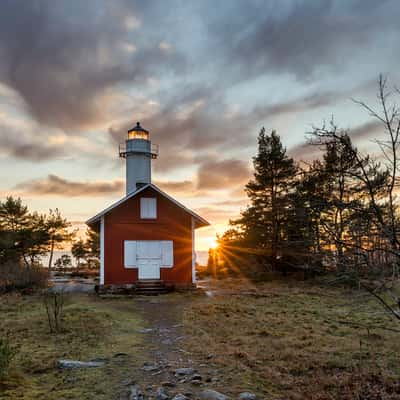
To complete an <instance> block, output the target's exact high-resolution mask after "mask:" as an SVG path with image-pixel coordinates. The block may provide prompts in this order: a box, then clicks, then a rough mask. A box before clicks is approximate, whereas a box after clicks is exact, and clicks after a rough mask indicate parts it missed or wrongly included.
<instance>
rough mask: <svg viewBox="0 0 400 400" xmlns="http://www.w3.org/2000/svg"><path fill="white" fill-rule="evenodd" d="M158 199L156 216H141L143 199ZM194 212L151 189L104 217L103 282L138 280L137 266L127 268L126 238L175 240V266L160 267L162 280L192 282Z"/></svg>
mask: <svg viewBox="0 0 400 400" xmlns="http://www.w3.org/2000/svg"><path fill="white" fill-rule="evenodd" d="M141 197H156V198H157V217H158V218H157V219H156V220H142V219H140V198H141ZM191 218H192V217H191V215H190V214H188V213H187V212H186V211H184V210H183V209H182V208H180V207H178V206H177V205H176V204H174V203H173V202H171V201H170V200H168V199H166V198H165V197H164V196H162V195H160V194H159V193H158V192H156V191H155V190H153V189H151V188H148V189H145V190H144V191H143V192H141V193H140V194H138V196H135V197H133V198H131V199H128V200H127V201H126V202H124V203H122V204H121V205H120V206H118V207H116V208H115V209H113V210H111V211H110V212H109V213H108V214H106V215H105V217H104V284H106V285H109V284H129V283H134V282H136V281H137V279H138V271H137V269H136V268H134V269H128V268H125V267H124V254H123V249H124V241H125V240H172V241H173V243H174V267H173V268H161V279H162V280H164V281H166V282H169V283H175V284H182V285H185V284H186V285H188V284H191V283H192V221H191Z"/></svg>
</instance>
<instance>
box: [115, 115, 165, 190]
mask: <svg viewBox="0 0 400 400" xmlns="http://www.w3.org/2000/svg"><path fill="white" fill-rule="evenodd" d="M119 156H120V157H122V158H125V159H126V194H129V193H132V192H134V191H135V190H136V189H138V188H139V187H140V186H142V185H145V184H147V183H151V160H152V159H153V158H157V156H158V146H157V145H153V144H152V143H151V141H150V140H149V131H146V129H143V128H142V127H141V126H140V123H139V122H137V123H136V126H135V127H134V128H132V129H130V130H129V131H128V138H127V139H126V140H125V143H124V144H120V146H119Z"/></svg>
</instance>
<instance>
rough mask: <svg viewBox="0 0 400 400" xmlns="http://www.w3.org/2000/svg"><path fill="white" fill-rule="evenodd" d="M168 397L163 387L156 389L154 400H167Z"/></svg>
mask: <svg viewBox="0 0 400 400" xmlns="http://www.w3.org/2000/svg"><path fill="white" fill-rule="evenodd" d="M168 399H169V396H168V395H167V393H166V392H165V389H164V388H163V387H160V388H158V389H157V392H156V400H168Z"/></svg>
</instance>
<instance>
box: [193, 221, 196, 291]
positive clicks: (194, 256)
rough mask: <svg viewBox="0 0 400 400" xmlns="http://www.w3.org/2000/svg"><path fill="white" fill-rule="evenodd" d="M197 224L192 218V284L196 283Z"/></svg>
mask: <svg viewBox="0 0 400 400" xmlns="http://www.w3.org/2000/svg"><path fill="white" fill-rule="evenodd" d="M195 226H196V222H195V220H194V218H193V217H192V283H196V251H195V244H194V239H195V233H194V230H195V229H196V227H195Z"/></svg>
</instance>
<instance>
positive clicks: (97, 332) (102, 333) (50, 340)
mask: <svg viewBox="0 0 400 400" xmlns="http://www.w3.org/2000/svg"><path fill="white" fill-rule="evenodd" d="M123 303H125V301H124V302H123ZM115 304H116V302H115V301H107V300H101V299H96V298H94V297H91V296H85V295H73V296H70V297H69V298H68V299H67V304H66V306H65V315H64V321H63V326H64V331H63V332H62V333H59V334H50V333H49V326H48V323H47V320H46V313H45V309H44V306H43V303H42V300H41V299H40V297H36V296H25V297H20V296H17V295H8V296H3V297H0V315H1V322H0V334H1V335H5V334H8V336H9V338H10V341H11V343H12V344H13V346H15V347H16V348H17V350H18V352H17V355H16V357H15V359H14V360H13V363H12V367H11V370H10V372H9V374H8V376H7V377H6V378H4V379H3V380H2V381H0V398H1V399H17V398H23V399H29V400H30V399H43V400H47V399H93V398H96V399H110V398H114V397H115V393H116V392H115V391H116V390H118V387H119V385H120V382H121V380H123V379H124V378H129V377H130V376H131V373H130V371H131V370H132V366H135V365H137V366H138V365H141V364H142V358H141V357H142V354H141V340H142V338H141V337H140V335H138V334H137V333H136V332H137V329H138V328H139V327H140V326H141V321H140V320H139V319H138V317H137V315H138V314H137V313H135V312H134V310H132V309H130V308H129V307H126V308H125V307H124V305H125V304H119V303H118V301H117V304H118V307H115ZM117 353H126V356H125V355H124V356H123V357H120V356H118V354H117ZM59 359H73V360H83V361H87V360H91V359H106V360H107V364H106V366H105V367H102V368H91V369H82V370H76V371H61V370H60V369H58V368H57V367H56V364H57V361H58V360H59Z"/></svg>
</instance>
